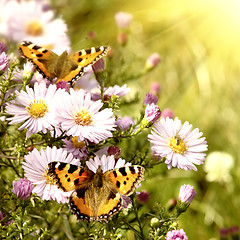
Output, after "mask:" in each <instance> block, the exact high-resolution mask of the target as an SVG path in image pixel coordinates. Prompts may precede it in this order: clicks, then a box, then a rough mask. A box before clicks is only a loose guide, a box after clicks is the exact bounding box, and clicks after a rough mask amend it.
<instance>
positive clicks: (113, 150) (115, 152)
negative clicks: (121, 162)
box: [107, 146, 121, 159]
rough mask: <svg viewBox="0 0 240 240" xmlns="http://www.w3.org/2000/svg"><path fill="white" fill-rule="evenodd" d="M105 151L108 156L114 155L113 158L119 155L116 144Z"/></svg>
mask: <svg viewBox="0 0 240 240" xmlns="http://www.w3.org/2000/svg"><path fill="white" fill-rule="evenodd" d="M107 152H108V155H109V156H111V155H114V158H115V159H118V158H119V157H120V155H121V149H120V148H119V147H117V146H110V147H109V148H108V150H107Z"/></svg>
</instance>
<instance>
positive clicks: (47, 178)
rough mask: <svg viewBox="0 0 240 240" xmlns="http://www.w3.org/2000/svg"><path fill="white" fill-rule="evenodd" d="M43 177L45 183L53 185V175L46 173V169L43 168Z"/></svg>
mask: <svg viewBox="0 0 240 240" xmlns="http://www.w3.org/2000/svg"><path fill="white" fill-rule="evenodd" d="M44 177H45V180H46V183H48V184H51V185H55V181H54V180H53V177H51V176H49V175H48V169H46V170H45V173H44Z"/></svg>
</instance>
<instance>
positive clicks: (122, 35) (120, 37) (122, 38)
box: [117, 33, 128, 45]
mask: <svg viewBox="0 0 240 240" xmlns="http://www.w3.org/2000/svg"><path fill="white" fill-rule="evenodd" d="M117 41H118V42H119V43H120V44H121V45H125V44H126V43H127V41H128V35H127V34H126V33H119V34H118V35H117Z"/></svg>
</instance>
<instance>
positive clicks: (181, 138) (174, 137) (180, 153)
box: [148, 117, 208, 171]
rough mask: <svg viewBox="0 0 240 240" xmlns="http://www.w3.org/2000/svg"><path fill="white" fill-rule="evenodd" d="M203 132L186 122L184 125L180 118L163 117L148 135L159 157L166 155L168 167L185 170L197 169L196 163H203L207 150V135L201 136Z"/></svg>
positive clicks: (152, 147) (153, 149)
mask: <svg viewBox="0 0 240 240" xmlns="http://www.w3.org/2000/svg"><path fill="white" fill-rule="evenodd" d="M201 136H202V132H199V129H198V128H196V129H194V130H193V131H192V125H191V124H189V122H185V123H184V124H183V126H182V125H181V121H180V120H179V119H178V118H175V119H174V120H173V119H170V118H169V117H167V118H166V119H164V118H161V119H160V121H158V122H156V123H155V124H154V128H153V130H152V131H151V134H149V135H148V138H149V141H150V143H151V149H152V151H153V152H154V153H155V155H156V156H158V157H166V161H165V163H166V164H167V166H168V169H171V168H172V167H178V168H181V169H185V170H190V169H193V170H195V171H197V168H196V166H195V165H194V164H196V165H200V164H203V162H204V160H205V156H206V154H205V153H203V152H204V151H206V150H207V147H208V146H207V142H206V141H205V137H203V138H200V137H201Z"/></svg>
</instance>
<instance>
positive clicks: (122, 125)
mask: <svg viewBox="0 0 240 240" xmlns="http://www.w3.org/2000/svg"><path fill="white" fill-rule="evenodd" d="M115 124H116V125H117V128H118V129H122V130H123V131H126V130H127V129H128V128H129V127H130V125H133V120H132V118H131V117H127V116H126V117H123V118H120V119H118V120H117V121H116V122H115Z"/></svg>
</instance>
